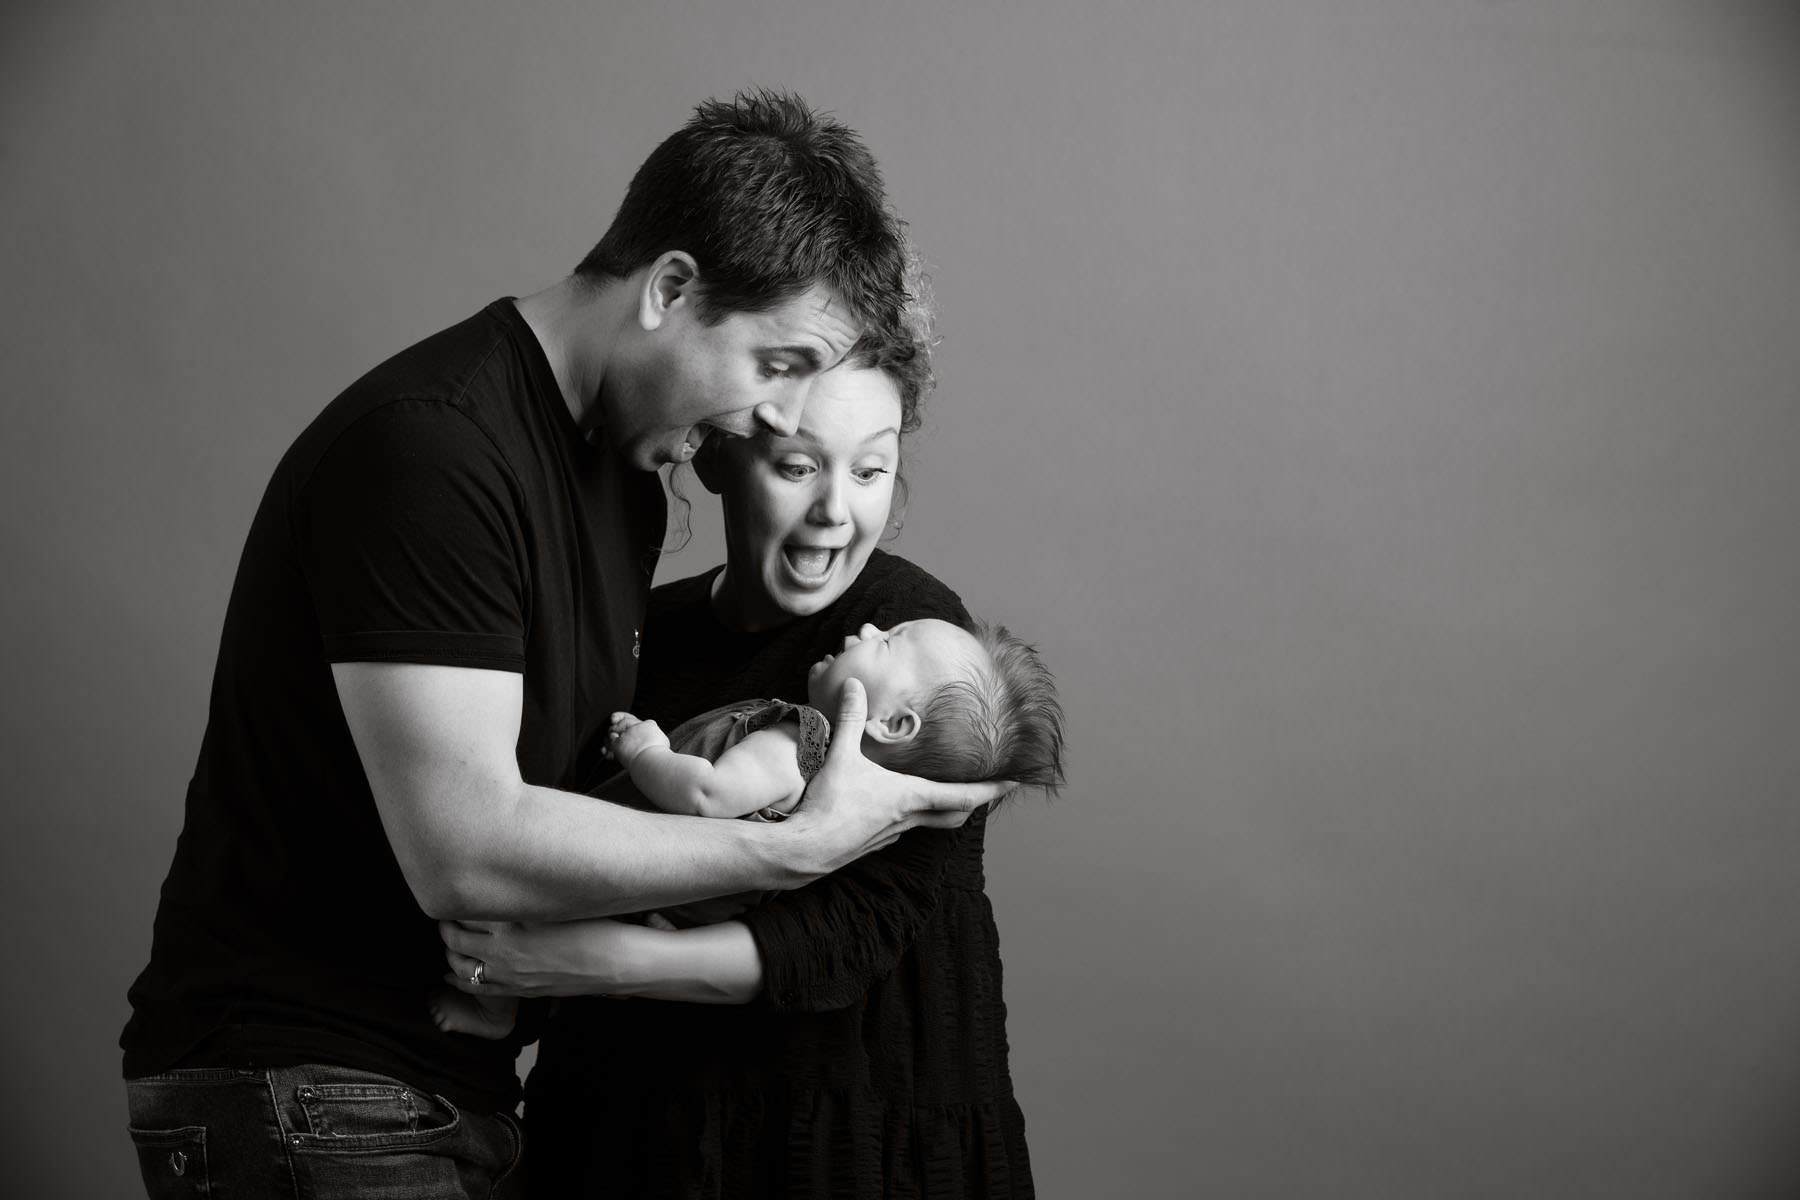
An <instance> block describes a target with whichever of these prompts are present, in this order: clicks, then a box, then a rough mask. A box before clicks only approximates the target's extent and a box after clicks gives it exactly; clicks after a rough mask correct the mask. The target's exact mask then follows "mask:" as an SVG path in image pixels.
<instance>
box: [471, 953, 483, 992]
mask: <svg viewBox="0 0 1800 1200" xmlns="http://www.w3.org/2000/svg"><path fill="white" fill-rule="evenodd" d="M486 975H487V964H486V963H484V962H482V961H481V960H480V959H479V958H478V959H476V960H475V970H474V971H472V972H470V974H469V982H470V983H471V984H473V985H474V986H476V987H480V986H481V985H482V984H484V983H486V982H487V979H486V978H485V977H486Z"/></svg>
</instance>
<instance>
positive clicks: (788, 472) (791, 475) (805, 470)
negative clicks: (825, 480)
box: [775, 463, 813, 479]
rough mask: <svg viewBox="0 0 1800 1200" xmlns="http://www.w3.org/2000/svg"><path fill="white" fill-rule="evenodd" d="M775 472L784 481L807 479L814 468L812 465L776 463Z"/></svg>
mask: <svg viewBox="0 0 1800 1200" xmlns="http://www.w3.org/2000/svg"><path fill="white" fill-rule="evenodd" d="M775 470H776V472H777V473H778V474H779V475H780V476H781V477H782V478H783V479H805V478H806V477H807V476H808V475H811V474H812V471H813V468H812V464H811V463H776V464H775Z"/></svg>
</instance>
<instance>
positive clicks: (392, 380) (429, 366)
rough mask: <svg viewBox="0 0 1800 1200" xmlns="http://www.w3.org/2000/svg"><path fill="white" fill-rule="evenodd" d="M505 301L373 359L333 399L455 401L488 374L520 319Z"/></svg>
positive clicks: (351, 402) (357, 403) (356, 403)
mask: <svg viewBox="0 0 1800 1200" xmlns="http://www.w3.org/2000/svg"><path fill="white" fill-rule="evenodd" d="M515 313H516V310H513V308H512V305H511V302H510V301H504V300H497V301H495V302H494V303H492V304H489V305H487V306H485V307H484V308H482V309H481V311H480V312H477V313H475V314H474V315H473V316H470V317H467V318H465V319H464V320H461V321H458V322H457V323H456V324H454V325H452V326H450V327H449V328H447V329H440V330H439V331H438V332H436V333H433V334H431V335H429V336H427V337H423V338H421V339H419V340H418V341H416V342H414V343H413V344H412V345H410V346H408V347H407V348H406V349H404V350H402V351H400V352H399V353H397V354H394V355H392V356H390V357H389V358H387V359H385V360H384V361H382V362H380V363H377V364H376V365H375V366H374V367H371V368H370V369H369V370H368V371H367V372H365V373H364V374H363V375H362V377H361V378H359V379H357V380H356V382H354V383H352V384H351V385H350V386H349V387H347V388H345V389H344V391H343V392H342V393H341V394H340V395H339V397H338V399H337V400H336V401H334V407H335V406H337V405H345V406H346V407H348V408H350V409H351V410H356V409H360V408H362V407H365V406H368V405H371V404H380V403H381V402H383V401H385V400H390V399H393V398H395V397H399V396H405V397H411V398H415V399H423V398H433V399H439V400H446V401H451V402H457V401H460V400H462V399H463V398H465V397H466V396H467V394H468V393H469V391H470V389H471V388H474V387H477V386H479V385H480V382H481V381H482V380H483V379H484V378H485V377H488V376H490V375H491V374H492V369H493V366H494V364H495V360H496V356H497V355H501V354H503V353H504V352H505V351H506V350H507V349H508V348H509V347H510V346H511V345H512V343H513V341H514V339H515V337H516V335H517V332H518V327H519V325H520V323H521V322H520V320H519V319H517V318H516V316H515V315H514V314H515Z"/></svg>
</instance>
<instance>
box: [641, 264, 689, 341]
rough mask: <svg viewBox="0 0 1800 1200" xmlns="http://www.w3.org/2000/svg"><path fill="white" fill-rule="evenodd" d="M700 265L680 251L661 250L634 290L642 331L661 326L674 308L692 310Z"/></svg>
mask: <svg viewBox="0 0 1800 1200" xmlns="http://www.w3.org/2000/svg"><path fill="white" fill-rule="evenodd" d="M699 280H700V267H699V264H697V263H696V262H695V261H694V256H693V255H691V254H688V253H687V252H685V251H682V250H665V251H663V253H662V254H661V255H660V256H658V257H657V260H656V261H655V262H653V263H651V264H650V267H649V270H648V271H646V272H645V274H644V286H643V287H642V289H640V290H639V292H638V324H639V325H640V326H641V327H642V328H643V329H644V330H645V331H646V332H648V331H649V330H652V329H660V328H662V323H663V322H664V321H666V320H668V319H669V316H670V315H671V314H672V313H674V312H675V310H676V309H678V308H682V307H686V308H688V309H689V310H692V308H693V306H694V294H695V291H696V289H697V288H698V286H699Z"/></svg>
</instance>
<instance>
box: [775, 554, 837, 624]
mask: <svg viewBox="0 0 1800 1200" xmlns="http://www.w3.org/2000/svg"><path fill="white" fill-rule="evenodd" d="M842 566H843V561H842V559H841V557H840V558H839V559H838V560H837V561H834V562H833V563H832V564H831V566H830V568H829V569H827V570H826V571H825V573H824V574H823V575H820V576H817V577H808V576H805V575H802V574H801V573H800V572H798V571H796V570H794V568H793V567H792V565H790V564H789V563H788V561H787V559H786V558H783V557H777V559H776V563H775V570H774V571H773V572H772V574H773V575H774V578H773V579H769V580H767V583H768V590H769V598H770V600H772V601H773V602H774V604H775V606H776V607H777V608H779V609H780V610H781V611H782V612H784V613H787V614H788V615H789V616H793V617H810V616H812V615H813V614H814V613H816V612H818V611H819V610H820V609H822V608H824V607H825V606H826V605H828V604H830V603H831V602H832V601H833V600H836V599H837V598H838V597H839V596H841V595H843V594H844V585H845V583H846V581H845V580H844V578H843V575H842V571H841V568H842Z"/></svg>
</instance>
